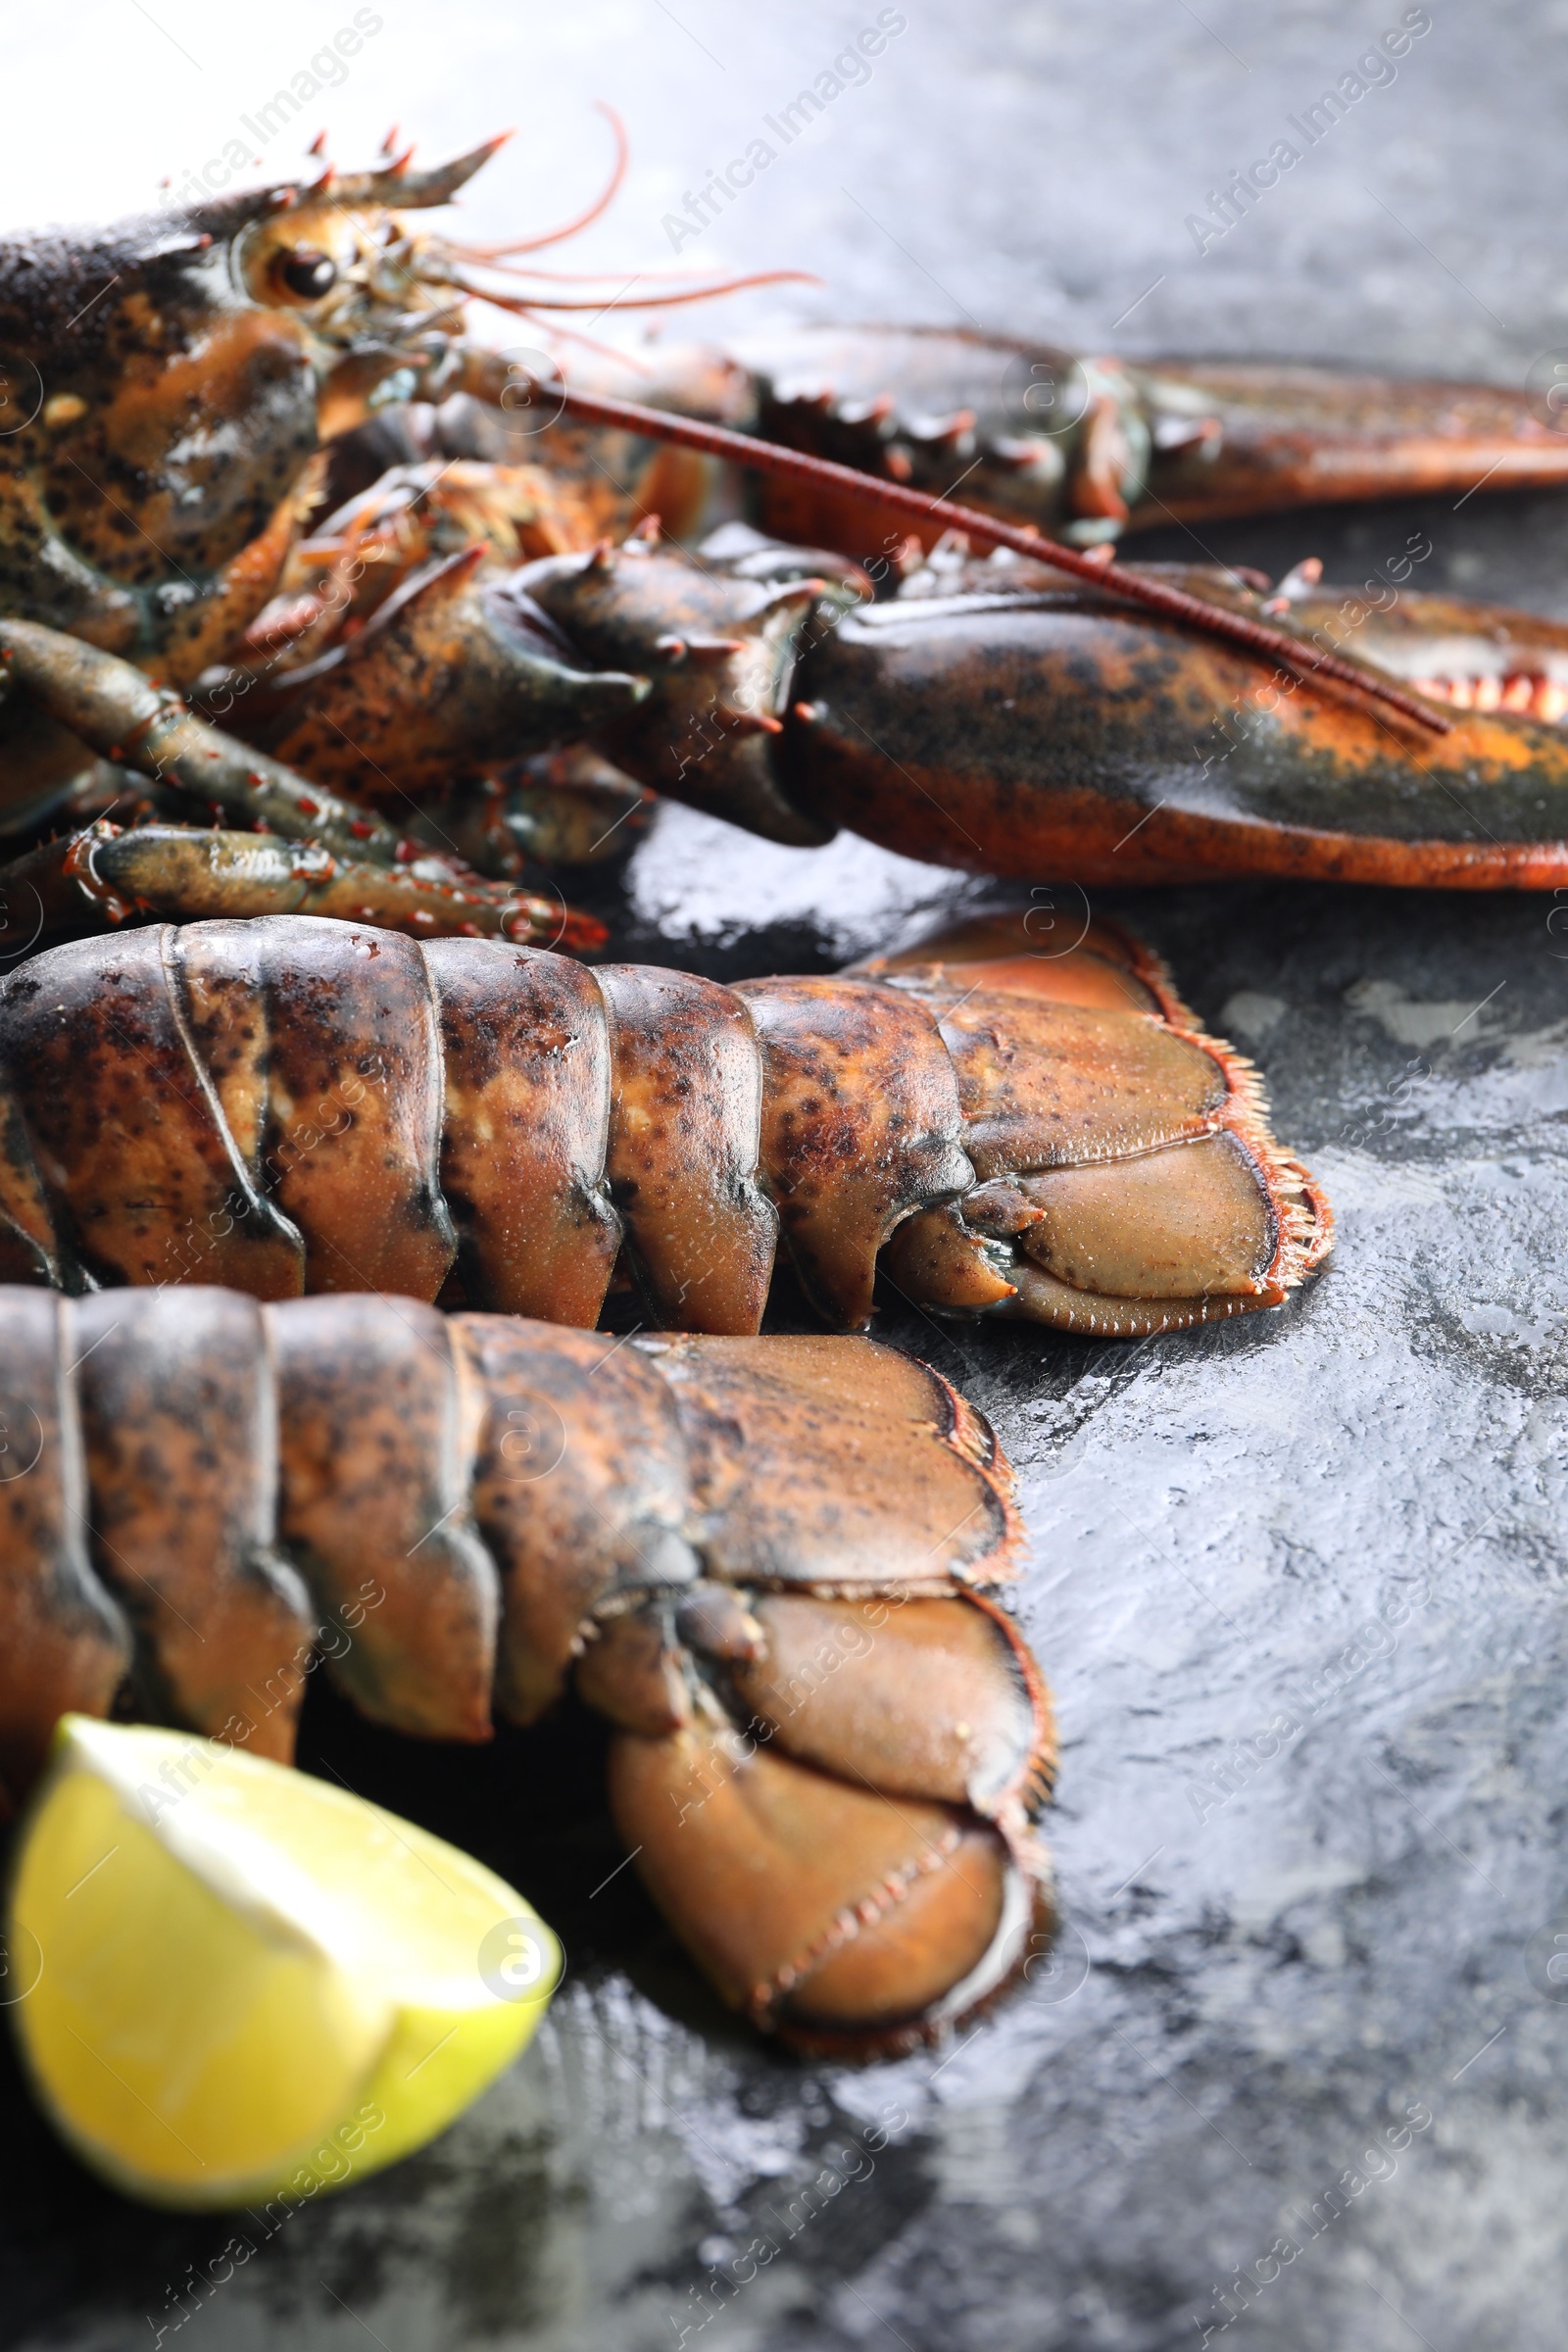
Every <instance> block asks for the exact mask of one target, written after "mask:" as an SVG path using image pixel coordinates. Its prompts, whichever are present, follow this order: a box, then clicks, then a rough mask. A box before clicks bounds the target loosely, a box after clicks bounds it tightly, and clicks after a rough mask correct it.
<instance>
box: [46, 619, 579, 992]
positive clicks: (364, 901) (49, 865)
mask: <svg viewBox="0 0 1568 2352" xmlns="http://www.w3.org/2000/svg"><path fill="white" fill-rule="evenodd" d="M0 679H3V680H4V681H6V682H8V683H9V684H10V685H13V686H20V687H22V688H23V689H24V690H25V692H27V693H28V694H30V695H31V696H32V697H33V698H34V699H35V700H36V701H37V702H38V703H39V704H40V706H41V707H42V708H43V709H44V710H45V711H48V712H49V714H50V715H51V716H52V717H54V718H55V719H57V720H59V721H61V722H62V723H64V724H65V725H68V726H69V727H70V728H71V729H72V730H73V733H75V734H76V735H78V736H79V737H80V738H81V741H82V743H83V744H84V745H85V746H87V747H89V748H90V749H92V750H94V751H96V752H99V753H100V754H102V755H103V756H104V757H105V758H109V759H113V760H123V761H125V762H127V763H128V764H129V765H130V766H131V767H132V768H134V769H137V770H139V771H141V772H142V773H145V774H146V775H148V776H150V777H152V778H154V779H156V780H157V781H158V783H160V784H161V785H165V786H168V787H172V789H173V790H174V791H175V792H176V793H178V794H183V795H185V796H186V797H187V798H188V799H190V800H191V801H193V802H194V803H195V804H196V805H197V806H198V807H200V808H202V809H203V810H204V811H207V810H211V809H221V810H222V811H223V812H224V813H226V814H229V815H234V816H239V817H241V818H245V819H248V820H249V821H250V822H251V823H252V824H253V825H255V826H256V827H257V828H258V830H259V832H260V833H261V835H262V838H261V839H260V840H259V841H258V840H257V839H256V838H254V837H248V836H243V835H241V836H237V837H236V836H234V835H231V834H230V835H223V834H220V835H218V836H217V837H216V838H214V837H212V836H208V837H206V840H205V842H204V841H203V839H202V838H201V837H193V836H190V835H187V834H185V833H183V832H176V831H174V830H172V829H171V828H167V827H164V828H141V829H139V830H138V831H136V832H134V833H130V834H127V835H124V836H123V837H121V838H119V839H116V837H115V836H114V834H113V833H103V834H99V835H97V836H96V837H89V836H78V837H77V839H76V840H75V841H73V842H71V843H68V844H65V845H57V844H46V845H44V847H43V848H42V849H41V850H39V851H37V852H34V853H33V854H32V856H31V857H30V858H21V859H18V860H16V861H14V862H13V864H12V865H11V866H9V867H7V868H5V869H3V871H0V885H3V884H6V883H9V885H10V886H11V888H12V890H13V891H21V892H22V893H24V894H27V893H31V894H32V896H33V897H34V898H35V899H36V902H37V906H38V910H39V914H40V916H41V917H42V918H43V919H44V920H46V921H48V922H49V923H50V925H51V927H52V928H55V929H64V930H70V929H82V928H88V927H96V924H95V922H94V918H95V917H96V920H97V921H99V922H101V921H104V920H111V921H119V920H123V918H124V917H125V916H126V915H127V914H129V913H132V912H136V911H141V912H143V913H147V912H169V913H177V914H186V915H193V916H194V915H200V914H207V913H217V912H220V911H227V910H228V909H230V908H231V909H232V910H233V911H235V912H239V913H270V912H272V911H274V910H275V909H277V908H278V907H280V906H300V905H302V904H303V905H306V906H309V907H311V909H312V910H313V911H318V910H319V911H320V912H322V913H333V914H338V913H341V914H345V915H350V916H354V917H357V918H358V919H359V920H361V921H362V922H363V921H370V920H374V921H377V922H381V923H384V924H387V925H388V926H395V927H397V928H400V929H401V928H407V929H408V930H410V931H412V932H414V933H415V934H416V935H423V936H425V937H427V938H433V937H436V936H439V935H440V934H442V933H446V932H453V931H457V932H460V933H463V932H466V933H470V934H472V933H485V932H488V933H499V934H500V935H501V936H503V937H506V938H512V939H534V938H538V939H544V940H548V941H549V942H550V944H551V945H552V946H553V945H555V944H556V943H557V942H558V941H559V940H561V939H563V938H566V940H567V942H568V944H572V945H580V946H593V945H597V944H598V943H599V941H600V940H602V938H603V936H604V934H603V930H602V928H601V927H600V926H599V925H598V924H596V923H593V922H591V921H589V920H587V919H586V918H584V917H582V916H574V915H572V914H569V913H568V912H567V910H566V909H565V908H564V907H562V906H560V905H559V904H557V903H555V902H552V901H550V900H547V899H541V898H538V897H534V896H530V895H528V894H526V893H523V892H519V891H515V890H511V889H507V888H497V887H496V886H495V885H494V884H492V883H488V882H486V881H484V880H482V879H481V877H480V876H479V875H477V874H475V873H473V872H471V871H470V870H469V869H468V868H467V867H466V865H465V864H464V862H463V860H462V859H461V858H442V857H440V856H437V855H433V854H432V852H431V850H430V848H429V846H428V845H427V844H423V843H416V842H413V841H411V840H409V839H408V838H407V837H406V836H404V835H402V834H400V833H399V832H398V831H397V830H396V829H395V827H393V826H392V825H389V824H388V823H387V822H386V821H385V820H384V818H381V817H379V816H376V815H375V814H373V812H372V811H371V810H370V809H368V808H364V807H361V806H359V805H357V804H354V803H350V802H345V801H342V800H340V799H338V798H337V796H336V795H335V794H333V793H331V792H329V791H326V790H324V789H323V788H322V787H321V786H320V785H319V784H316V783H308V782H307V781H306V779H305V778H304V777H303V776H300V775H297V774H295V773H294V771H293V770H292V769H290V768H288V767H285V766H283V765H282V763H281V762H280V761H278V760H272V759H270V758H269V757H268V756H267V755H266V754H265V753H262V752H258V751H255V750H253V749H252V747H251V746H250V745H248V744H243V743H240V742H237V741H236V740H235V739H234V738H233V737H232V736H227V735H223V734H221V733H220V732H219V730H218V729H217V728H216V727H212V726H209V725H208V724H207V723H206V721H205V720H203V719H200V718H197V717H195V716H193V715H192V713H191V712H190V711H187V710H186V709H185V707H184V705H183V704H182V703H181V702H180V701H179V700H178V698H177V697H176V696H173V695H171V694H169V693H167V692H166V691H164V690H162V689H160V688H158V687H155V686H152V685H150V684H149V683H148V681H147V679H146V678H145V677H144V676H143V675H142V673H141V671H140V670H138V669H135V668H133V667H132V665H131V664H130V663H129V662H122V661H119V660H117V658H116V657H115V656H114V655H112V654H105V653H101V652H99V651H98V649H97V648H96V647H94V646H89V645H83V644H80V643H78V641H77V640H76V639H75V638H73V637H66V636H62V635H61V634H60V633H59V632H58V631H56V630H53V629H46V628H41V627H39V626H37V625H35V624H34V623H31V622H27V621H0ZM612 699H613V698H612ZM279 837H280V838H279ZM111 844H112V845H113V846H111ZM285 844H301V845H308V847H305V848H304V849H303V850H291V849H290V848H288V847H286V846H285Z"/></svg>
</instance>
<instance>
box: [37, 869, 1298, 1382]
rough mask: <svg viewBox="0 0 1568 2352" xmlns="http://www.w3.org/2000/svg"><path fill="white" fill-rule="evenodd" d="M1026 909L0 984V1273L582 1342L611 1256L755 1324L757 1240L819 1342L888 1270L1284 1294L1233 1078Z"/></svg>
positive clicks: (224, 949)
mask: <svg viewBox="0 0 1568 2352" xmlns="http://www.w3.org/2000/svg"><path fill="white" fill-rule="evenodd" d="M1031 920H1032V917H1031V916H1030V915H1029V914H1024V915H1022V916H1021V917H1020V916H1014V917H1011V918H1008V917H998V918H993V919H992V920H990V921H988V922H981V923H977V924H972V925H969V926H967V927H966V928H965V929H963V930H961V931H959V932H957V933H954V934H950V935H948V936H946V937H944V938H938V939H936V940H933V941H931V942H929V943H928V944H927V945H926V946H925V947H924V948H922V949H917V950H915V951H913V952H912V953H911V954H910V955H908V956H904V957H900V958H893V959H878V960H875V961H873V962H872V963H871V964H869V965H868V966H866V967H865V968H864V970H863V971H862V972H861V973H860V974H858V975H856V974H851V975H846V976H843V977H838V978H818V979H775V980H746V981H742V982H740V983H739V984H738V985H737V986H736V987H734V988H724V987H720V986H719V985H718V984H717V983H715V982H713V981H711V980H704V979H699V978H696V977H694V976H693V975H692V974H690V973H686V972H679V971H669V970H663V969H658V968H649V967H644V966H637V965H629V964H618V965H615V964H612V965H606V966H602V967H600V968H599V969H598V970H592V971H591V970H589V969H588V968H587V967H586V966H585V965H583V964H580V963H577V962H574V961H572V960H571V959H570V958H568V957H564V956H553V955H550V954H548V953H546V952H544V951H542V950H534V949H527V948H519V947H515V946H510V945H503V944H502V943H500V942H498V941H493V940H461V939H458V940H447V941H433V942H430V943H429V944H427V945H421V944H417V943H416V942H414V941H411V940H407V939H403V938H400V937H398V936H397V935H395V934H393V933H390V932H383V931H377V930H373V929H368V928H364V927H361V926H356V925H352V924H347V923H340V922H331V921H323V920H319V919H316V918H312V917H309V916H273V917H261V918H256V919H252V920H249V921H242V922H200V923H192V924H188V925H186V926H185V927H183V928H178V927H175V926H173V925H164V926H158V927H149V928H146V929H142V930H138V931H133V932H130V933H127V934H126V935H124V936H123V937H121V938H118V939H114V940H102V939H94V940H83V941H78V942H73V943H72V944H69V945H66V946H63V947H58V948H51V949H49V950H47V951H45V952H44V953H43V954H42V955H39V956H34V957H33V958H32V959H31V960H30V961H29V962H27V963H25V964H23V965H22V966H21V968H20V969H19V970H18V971H16V972H15V973H13V974H12V975H11V977H10V978H9V979H7V980H5V981H4V982H0V1278H7V1279H11V1280H22V1281H44V1282H51V1283H54V1284H57V1285H60V1286H62V1287H65V1288H67V1289H70V1290H73V1291H81V1290H84V1289H89V1288H93V1287H95V1286H97V1285H99V1284H123V1283H133V1284H150V1285H157V1286H159V1287H162V1286H164V1285H167V1284H170V1283H190V1282H197V1283H208V1282H222V1283H226V1284H229V1285H232V1286H233V1287H234V1288H236V1289H238V1290H242V1291H248V1292H249V1293H251V1294H252V1295H253V1296H254V1297H257V1298H261V1299H279V1298H286V1297H288V1296H290V1295H291V1294H296V1293H298V1292H300V1291H301V1290H311V1291H342V1290H365V1291H382V1290H392V1291H400V1292H403V1293H405V1294H407V1295H408V1296H410V1297H412V1298H415V1299H435V1298H436V1297H437V1296H438V1295H439V1296H440V1297H441V1298H442V1299H444V1300H446V1301H448V1302H449V1303H450V1302H452V1301H453V1300H454V1299H463V1300H464V1301H466V1303H467V1304H468V1305H470V1306H475V1307H484V1308H494V1309H501V1310H505V1311H507V1312H514V1313H525V1314H531V1315H538V1316H542V1317H545V1318H548V1319H549V1320H550V1321H552V1322H559V1323H568V1324H577V1325H581V1326H585V1327H586V1326H592V1325H594V1324H595V1323H597V1321H598V1320H599V1317H600V1314H601V1312H602V1310H603V1308H604V1305H605V1300H606V1296H607V1293H608V1291H609V1288H610V1285H611V1283H612V1280H613V1277H614V1276H615V1273H616V1270H617V1266H620V1267H624V1268H625V1270H626V1272H627V1273H628V1275H629V1277H630V1279H631V1280H632V1281H634V1282H635V1284H636V1285H637V1287H638V1289H639V1290H640V1292H641V1294H642V1299H643V1302H644V1308H645V1311H646V1313H647V1314H648V1316H649V1317H650V1318H651V1320H652V1321H653V1322H654V1323H655V1324H657V1325H661V1326H663V1327H665V1328H674V1329H682V1330H688V1331H700V1332H711V1333H732V1334H744V1333H751V1332H755V1331H756V1330H757V1329H758V1327H759V1324H760V1320H761V1316H762V1312H763V1308H764V1306H765V1304H766V1301H767V1297H768V1291H769V1286H770V1284H771V1282H772V1279H773V1270H774V1259H775V1253H776V1252H777V1250H779V1248H780V1245H781V1242H782V1247H783V1249H784V1250H786V1251H787V1254H788V1258H789V1262H790V1264H791V1266H792V1268H793V1270H794V1273H795V1275H796V1277H797V1279H798V1280H799V1282H800V1284H801V1286H802V1288H803V1289H804V1290H805V1292H806V1294H807V1296H808V1298H809V1300H810V1301H811V1303H812V1304H813V1305H814V1306H815V1307H816V1309H817V1310H818V1311H819V1313H821V1314H822V1315H823V1316H824V1317H825V1318H826V1319H827V1320H828V1321H829V1322H831V1323H834V1324H837V1325H839V1326H840V1327H847V1328H855V1327H857V1326H859V1325H863V1324H864V1323H865V1322H866V1320H867V1319H868V1317H869V1315H870V1312H871V1304H872V1291H873V1284H874V1281H875V1278H876V1273H877V1269H878V1263H879V1259H880V1262H881V1265H882V1268H883V1270H884V1272H885V1273H886V1274H887V1276H888V1277H889V1279H890V1280H891V1281H892V1283H893V1284H894V1285H895V1286H896V1287H897V1288H898V1289H899V1290H900V1291H902V1292H903V1293H904V1294H905V1295H906V1296H907V1297H908V1298H910V1299H913V1300H915V1301H916V1302H917V1303H920V1304H922V1305H925V1306H928V1307H935V1308H937V1309H939V1310H940V1311H943V1312H946V1313H956V1314H997V1313H1000V1314H1006V1315H1021V1316H1024V1317H1027V1318H1028V1319H1030V1320H1032V1321H1035V1322H1042V1323H1049V1324H1053V1325H1054V1326H1056V1327H1057V1328H1058V1329H1063V1330H1068V1331H1082V1332H1090V1333H1095V1334H1097V1335H1101V1336H1104V1337H1118V1338H1119V1337H1133V1336H1139V1335H1143V1334H1146V1333H1150V1332H1156V1331H1170V1330H1181V1329H1184V1328H1187V1327H1189V1326H1191V1325H1194V1324H1198V1323H1203V1322H1207V1321H1210V1320H1213V1319H1215V1318H1218V1317H1225V1316H1230V1315H1235V1314H1241V1313H1247V1312H1250V1311H1252V1310H1255V1309H1257V1308H1263V1307H1273V1306H1278V1305H1280V1304H1281V1303H1282V1301H1283V1300H1284V1299H1285V1298H1286V1297H1287V1296H1288V1294H1289V1293H1290V1292H1291V1291H1292V1290H1293V1289H1294V1288H1295V1287H1296V1286H1297V1285H1298V1284H1299V1283H1300V1282H1301V1281H1302V1280H1303V1278H1304V1277H1305V1276H1307V1275H1308V1274H1310V1273H1311V1272H1312V1271H1313V1269H1314V1268H1315V1267H1316V1266H1317V1265H1318V1264H1319V1263H1320V1262H1321V1260H1322V1258H1323V1256H1324V1255H1325V1253H1326V1252H1327V1250H1328V1248H1329V1243H1330V1237H1331V1231H1332V1224H1331V1219H1330V1216H1329V1212H1328V1208H1327V1204H1326V1202H1325V1201H1324V1200H1323V1198H1322V1196H1321V1194H1320V1193H1319V1191H1318V1189H1317V1188H1316V1186H1315V1185H1314V1183H1313V1181H1312V1179H1311V1177H1310V1176H1309V1175H1308V1174H1307V1173H1306V1171H1305V1170H1304V1169H1303V1168H1301V1167H1300V1166H1299V1164H1298V1163H1297V1162H1295V1161H1294V1160H1291V1159H1289V1158H1288V1157H1287V1156H1286V1155H1285V1154H1284V1153H1282V1152H1280V1150H1279V1148H1278V1146H1277V1145H1276V1144H1275V1143H1274V1141H1273V1139H1272V1137H1271V1136H1270V1134H1269V1132H1268V1128H1267V1125H1266V1123H1265V1117H1264V1109H1263V1103H1262V1100H1261V1096H1260V1092H1259V1090H1258V1086H1257V1082H1256V1079H1255V1077H1254V1075H1253V1073H1252V1071H1251V1069H1250V1065H1249V1064H1248V1063H1247V1062H1245V1061H1244V1060H1242V1059H1241V1057H1240V1056H1238V1055H1237V1054H1235V1053H1234V1052H1233V1051H1232V1050H1231V1049H1230V1048H1229V1047H1227V1046H1225V1045H1223V1044H1221V1043H1219V1042H1218V1041H1216V1040H1214V1039H1212V1038H1208V1037H1206V1036H1204V1034H1203V1033H1202V1031H1201V1029H1200V1028H1199V1027H1198V1025H1197V1023H1196V1020H1195V1018H1194V1016H1193V1014H1192V1013H1191V1012H1189V1011H1188V1009H1187V1008H1186V1006H1185V1005H1182V1003H1181V1001H1180V999H1179V998H1178V997H1177V996H1176V994H1175V991H1174V989H1173V987H1172V985H1171V982H1170V979H1169V976H1168V974H1167V973H1166V972H1165V970H1164V968H1163V966H1162V965H1161V964H1160V963H1159V962H1158V960H1157V958H1155V957H1154V956H1151V955H1150V954H1149V953H1148V951H1147V950H1144V949H1142V948H1140V947H1139V946H1138V945H1137V944H1136V943H1135V942H1133V941H1131V940H1129V939H1128V938H1126V937H1125V936H1124V935H1122V934H1120V933H1118V932H1115V931H1112V930H1110V929H1108V928H1106V927H1103V926H1102V927H1096V928H1095V929H1093V930H1090V931H1086V933H1085V936H1084V938H1083V939H1082V940H1081V941H1080V942H1079V943H1078V945H1077V946H1076V947H1075V948H1073V949H1072V950H1071V951H1069V952H1068V953H1067V954H1064V955H1063V954H1057V955H1054V956H1053V955H1050V954H1042V953H1040V952H1039V951H1038V948H1037V945H1036V942H1035V940H1034V939H1033V938H1032V937H1031V935H1030V924H1031ZM454 1269H456V1287H454V1282H453V1276H454Z"/></svg>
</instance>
